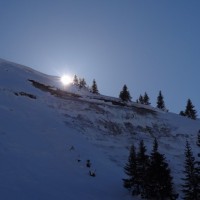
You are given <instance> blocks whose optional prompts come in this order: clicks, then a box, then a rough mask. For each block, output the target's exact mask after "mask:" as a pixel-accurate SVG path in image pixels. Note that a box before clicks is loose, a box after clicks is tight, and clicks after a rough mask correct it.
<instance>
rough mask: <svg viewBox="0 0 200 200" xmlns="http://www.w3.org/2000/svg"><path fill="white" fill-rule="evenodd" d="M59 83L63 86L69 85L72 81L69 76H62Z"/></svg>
mask: <svg viewBox="0 0 200 200" xmlns="http://www.w3.org/2000/svg"><path fill="white" fill-rule="evenodd" d="M60 81H61V83H62V84H63V85H69V84H71V83H72V82H73V79H72V77H71V76H69V75H63V76H61V78H60Z"/></svg>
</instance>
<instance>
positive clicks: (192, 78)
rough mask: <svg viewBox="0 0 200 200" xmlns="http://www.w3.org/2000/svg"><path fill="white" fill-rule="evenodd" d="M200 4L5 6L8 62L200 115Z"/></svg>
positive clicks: (63, 1) (59, 1) (3, 50)
mask: <svg viewBox="0 0 200 200" xmlns="http://www.w3.org/2000/svg"><path fill="white" fill-rule="evenodd" d="M199 10H200V1H198V0H193V1H188V0H176V1H174V0H166V1H160V0H149V1H145V0H144V1H143V0H123V1H122V0H29V1H27V0H17V1H16V0H0V57H1V58H4V59H7V60H10V61H14V62H17V63H20V64H24V65H27V66H30V67H32V68H34V69H36V70H38V71H41V72H44V73H46V74H50V75H61V74H63V73H69V74H71V75H74V74H76V75H77V76H79V77H84V78H85V79H86V81H87V83H88V84H89V85H91V84H92V80H93V79H94V78H95V79H96V81H97V84H98V87H99V90H100V92H101V93H102V94H105V95H109V96H118V95H119V92H120V90H121V89H122V87H123V85H124V84H127V86H128V88H129V91H130V93H131V96H132V97H133V100H134V101H135V100H136V99H137V98H138V97H139V95H140V94H144V92H145V91H146V92H147V93H148V94H149V97H150V101H151V103H152V105H153V106H155V102H156V98H157V96H158V92H159V90H161V91H162V93H163V95H164V100H165V104H166V107H167V108H168V109H169V111H172V112H176V113H179V111H180V110H184V109H185V106H186V101H187V99H188V98H191V100H192V102H193V104H194V106H195V108H196V110H197V111H198V114H199V115H200V93H199V91H198V87H199V85H200V55H199V54H200V25H199V20H200V12H199Z"/></svg>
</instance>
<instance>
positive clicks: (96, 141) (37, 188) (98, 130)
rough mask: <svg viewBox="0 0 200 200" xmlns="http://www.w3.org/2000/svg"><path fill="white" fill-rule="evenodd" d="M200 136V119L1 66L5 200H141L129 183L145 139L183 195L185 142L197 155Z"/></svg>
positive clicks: (0, 189) (1, 189) (0, 187)
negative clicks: (130, 166)
mask: <svg viewBox="0 0 200 200" xmlns="http://www.w3.org/2000/svg"><path fill="white" fill-rule="evenodd" d="M63 90H64V91H63ZM199 129H200V121H199V120H196V121H194V120H190V119H186V118H184V117H181V116H178V115H176V114H173V113H166V112H161V111H158V110H156V109H155V108H153V107H151V106H142V105H139V104H136V103H130V104H129V105H124V104H123V103H121V102H120V101H119V99H117V98H112V97H106V96H103V95H93V94H91V93H89V91H88V90H87V89H85V90H80V89H79V88H77V87H76V86H74V85H71V86H68V87H65V88H64V86H62V85H61V83H60V80H59V77H52V76H48V75H45V74H42V73H40V72H37V71H34V70H33V69H31V68H28V67H25V66H21V65H18V64H15V63H11V62H7V61H5V60H0V157H1V165H0V177H1V178H0V194H1V199H3V200H27V199H28V200H40V199H41V200H47V199H48V200H55V199H59V200H64V199H65V200H66V199H68V200H78V199H87V200H102V199H105V200H126V199H127V200H128V199H133V197H131V196H130V194H129V193H128V191H127V190H125V189H124V188H123V184H122V178H124V176H125V175H124V172H123V167H124V164H125V162H126V161H127V157H128V154H129V147H130V145H131V144H135V145H136V146H137V144H138V141H140V140H141V139H144V142H145V144H146V146H147V148H148V150H149V151H151V147H152V141H153V138H154V137H157V139H158V141H159V149H160V152H161V153H163V154H165V156H166V158H167V160H168V161H169V165H170V167H171V170H172V173H173V176H174V183H175V188H176V190H177V191H178V192H179V191H180V184H181V177H182V169H183V168H182V167H183V160H184V147H185V141H186V139H187V140H188V141H189V142H190V144H191V146H192V149H193V151H194V154H195V155H196V154H197V153H198V150H199V149H198V148H197V146H196V136H197V132H198V130H199ZM88 160H89V161H90V163H91V167H87V162H88ZM93 172H94V173H95V175H96V176H95V177H93V176H90V173H93ZM180 199H181V197H180Z"/></svg>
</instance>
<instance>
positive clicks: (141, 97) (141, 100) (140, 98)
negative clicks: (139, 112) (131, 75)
mask: <svg viewBox="0 0 200 200" xmlns="http://www.w3.org/2000/svg"><path fill="white" fill-rule="evenodd" d="M138 100H139V103H141V104H144V98H143V96H142V95H140V96H139V99H138Z"/></svg>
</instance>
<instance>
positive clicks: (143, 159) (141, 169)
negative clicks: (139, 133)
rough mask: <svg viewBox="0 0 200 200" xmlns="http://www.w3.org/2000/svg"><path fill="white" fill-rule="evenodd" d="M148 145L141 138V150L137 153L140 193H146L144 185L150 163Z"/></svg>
mask: <svg viewBox="0 0 200 200" xmlns="http://www.w3.org/2000/svg"><path fill="white" fill-rule="evenodd" d="M146 151H147V150H146V147H145V145H144V141H143V140H141V141H140V144H139V151H138V154H137V174H138V184H139V188H138V190H139V193H140V194H142V196H143V195H144V187H145V178H146V171H147V167H148V164H149V156H148V155H146Z"/></svg>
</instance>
